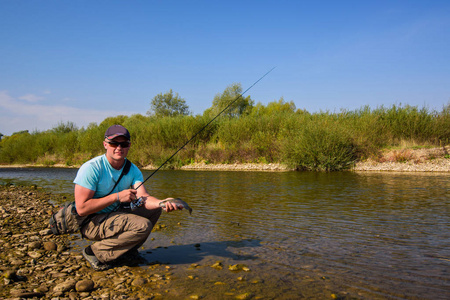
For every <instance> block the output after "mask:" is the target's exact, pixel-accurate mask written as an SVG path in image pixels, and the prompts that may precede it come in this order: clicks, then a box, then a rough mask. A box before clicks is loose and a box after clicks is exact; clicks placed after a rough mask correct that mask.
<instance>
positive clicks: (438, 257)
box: [0, 168, 450, 299]
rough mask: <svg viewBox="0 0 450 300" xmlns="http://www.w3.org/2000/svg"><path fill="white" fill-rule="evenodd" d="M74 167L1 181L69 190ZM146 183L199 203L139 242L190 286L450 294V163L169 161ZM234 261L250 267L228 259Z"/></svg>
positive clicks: (264, 294)
mask: <svg viewBox="0 0 450 300" xmlns="http://www.w3.org/2000/svg"><path fill="white" fill-rule="evenodd" d="M76 171H77V170H75V169H59V168H0V184H5V183H15V184H37V185H38V186H42V187H45V188H49V189H51V190H53V191H54V192H55V193H68V194H70V193H71V192H72V191H73V184H72V180H73V178H74V177H75V174H76ZM147 175H149V173H148V172H144V177H146V176H147ZM146 188H147V190H148V191H149V192H150V194H152V195H154V196H156V197H158V198H166V197H179V198H182V199H183V200H185V201H186V202H188V203H189V204H190V206H191V207H192V208H193V209H194V211H193V213H192V215H189V213H188V212H187V211H181V212H173V213H170V214H165V213H164V214H163V215H162V217H161V219H160V221H159V225H162V228H161V229H160V230H157V231H155V232H153V233H152V235H151V237H152V238H151V239H148V241H147V242H146V243H145V244H144V246H143V249H142V251H141V253H142V255H143V256H144V257H145V258H146V259H147V260H148V261H149V262H160V263H164V264H169V265H170V266H172V267H173V268H174V273H175V276H178V278H180V280H179V281H175V282H174V285H175V284H184V285H185V287H184V289H185V291H186V292H187V293H188V292H197V291H198V290H199V289H200V290H202V291H203V296H204V297H206V298H208V296H211V293H217V291H218V290H219V289H222V290H220V292H221V293H223V295H226V293H227V292H228V291H233V290H246V291H249V293H251V294H252V295H255V296H256V297H261V298H268V299H297V298H310V299H323V298H328V299H331V298H340V297H341V298H345V297H354V298H360V299H449V298H450V193H449V191H450V183H449V175H448V173H370V172H367V173H355V172H336V173H312V172H235V171H222V172H219V171H165V170H164V171H159V172H158V173H157V174H155V175H154V176H153V177H152V178H151V179H150V180H149V181H148V182H147V183H146ZM218 262H220V264H221V265H223V270H217V269H215V268H211V267H210V266H213V265H215V264H216V266H217V265H218V264H217V263H218ZM236 264H238V266H237V267H238V268H242V267H244V269H245V270H246V271H248V272H245V271H237V272H231V271H229V270H228V268H229V266H230V265H236ZM185 278H188V279H186V282H185V281H184V279H185ZM189 280H190V282H191V283H189ZM195 280H196V281H195ZM192 282H195V284H193V283H192ZM220 285H223V287H222V286H220ZM243 287H245V288H243ZM197 293H200V292H197Z"/></svg>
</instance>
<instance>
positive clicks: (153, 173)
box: [135, 67, 275, 205]
mask: <svg viewBox="0 0 450 300" xmlns="http://www.w3.org/2000/svg"><path fill="white" fill-rule="evenodd" d="M273 69H275V67H273V68H272V69H270V70H269V71H268V72H267V73H266V74H264V75H263V76H261V77H260V78H259V79H258V80H256V81H255V82H254V83H253V84H252V85H251V86H250V87H249V88H247V89H246V90H245V91H244V92H243V93H241V94H239V96H237V97H236V98H235V99H234V100H233V101H231V102H230V103H229V104H228V105H227V106H226V107H225V108H224V109H222V110H221V111H220V112H219V113H218V114H217V115H216V116H215V117H214V118H212V119H211V120H210V121H209V122H208V123H207V124H206V125H205V126H203V127H202V128H201V129H200V130H199V131H197V133H196V134H194V135H193V136H192V137H191V138H190V139H189V140H188V141H187V142H186V143H184V145H183V146H181V147H180V148H179V149H178V150H177V151H175V153H174V154H172V156H170V157H169V158H168V159H166V161H165V162H163V163H162V164H161V165H160V166H159V167H158V168H157V169H156V170H155V171H153V172H152V173H151V174H150V175H149V176H148V177H147V178H146V179H145V180H144V181H143V182H141V184H139V185H138V186H137V187H136V190H137V189H138V188H140V187H141V185H143V184H144V183H145V182H146V181H147V180H149V179H150V177H152V176H153V175H155V173H156V172H158V171H159V170H160V169H161V168H162V167H163V166H164V165H165V164H166V163H168V162H169V161H170V160H171V159H172V158H173V157H174V156H175V155H177V153H178V152H180V151H181V150H182V149H183V148H184V147H186V145H187V144H189V143H190V142H191V141H192V140H193V139H194V138H196V137H197V135H199V134H200V132H202V131H203V130H205V128H206V127H208V126H209V124H211V123H212V122H214V120H215V119H217V118H218V117H219V116H220V115H221V114H222V113H223V112H224V111H226V110H227V109H228V108H229V107H230V106H231V105H232V104H233V103H234V102H236V101H237V100H238V99H239V98H242V96H243V95H244V94H245V93H246V92H248V91H249V90H250V89H251V88H252V87H253V86H255V85H256V84H257V83H258V82H260V81H261V80H262V79H263V78H264V77H266V76H267V75H268V74H269V73H270V72H272V71H273ZM137 200H139V199H137ZM135 205H137V203H136V204H135Z"/></svg>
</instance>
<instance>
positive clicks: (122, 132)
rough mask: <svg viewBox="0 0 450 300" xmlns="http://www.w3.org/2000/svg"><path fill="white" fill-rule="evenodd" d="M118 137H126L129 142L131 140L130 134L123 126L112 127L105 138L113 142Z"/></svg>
mask: <svg viewBox="0 0 450 300" xmlns="http://www.w3.org/2000/svg"><path fill="white" fill-rule="evenodd" d="M118 136H124V137H125V138H126V139H127V140H128V141H129V140H130V133H129V132H128V130H127V129H126V128H125V127H123V126H122V125H112V126H110V127H109V128H108V129H107V130H106V132H105V138H107V139H108V140H112V139H114V138H116V137H118Z"/></svg>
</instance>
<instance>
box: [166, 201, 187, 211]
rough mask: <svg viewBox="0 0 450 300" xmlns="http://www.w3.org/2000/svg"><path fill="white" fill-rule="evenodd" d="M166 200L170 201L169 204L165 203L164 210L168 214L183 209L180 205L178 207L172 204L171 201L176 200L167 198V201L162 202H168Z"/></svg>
mask: <svg viewBox="0 0 450 300" xmlns="http://www.w3.org/2000/svg"><path fill="white" fill-rule="evenodd" d="M166 200H169V201H167V202H165V203H164V206H165V207H164V208H163V209H164V210H165V211H166V212H171V211H173V210H179V209H183V206H178V205H176V204H175V203H172V202H170V200H174V198H166V199H164V200H162V201H166Z"/></svg>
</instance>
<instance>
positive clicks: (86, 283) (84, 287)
mask: <svg viewBox="0 0 450 300" xmlns="http://www.w3.org/2000/svg"><path fill="white" fill-rule="evenodd" d="M94 286H95V284H94V281H92V280H90V279H85V280H81V281H78V282H77V283H76V285H75V290H76V291H77V292H80V293H82V292H90V291H92V290H93V289H94Z"/></svg>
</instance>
